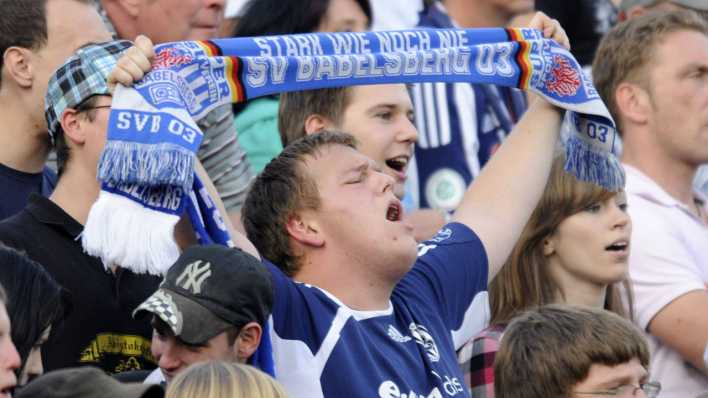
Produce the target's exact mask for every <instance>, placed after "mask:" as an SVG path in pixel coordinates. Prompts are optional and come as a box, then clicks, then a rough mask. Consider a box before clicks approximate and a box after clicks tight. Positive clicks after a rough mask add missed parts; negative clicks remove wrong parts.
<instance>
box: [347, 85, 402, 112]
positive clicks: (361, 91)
mask: <svg viewBox="0 0 708 398" xmlns="http://www.w3.org/2000/svg"><path fill="white" fill-rule="evenodd" d="M349 90H350V92H349V98H348V102H347V109H350V108H358V109H371V108H374V107H377V106H397V107H402V108H406V109H408V108H412V106H413V105H412V102H411V98H410V95H409V94H408V90H407V89H406V86H405V85H404V84H379V85H363V86H353V87H351V88H350V89H349Z"/></svg>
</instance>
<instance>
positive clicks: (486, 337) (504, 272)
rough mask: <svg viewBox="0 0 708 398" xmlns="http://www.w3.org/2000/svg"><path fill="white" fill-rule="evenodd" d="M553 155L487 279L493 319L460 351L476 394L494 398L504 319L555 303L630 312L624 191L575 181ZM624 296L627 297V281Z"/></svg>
mask: <svg viewBox="0 0 708 398" xmlns="http://www.w3.org/2000/svg"><path fill="white" fill-rule="evenodd" d="M564 162H565V158H564V156H562V155H560V156H557V157H556V159H555V160H554V164H553V167H552V169H551V175H550V177H549V180H548V183H547V184H546V188H545V190H544V193H543V196H542V197H541V200H540V201H539V204H538V205H537V207H536V209H535V210H534V212H533V214H532V215H531V218H530V219H529V221H528V223H527V224H526V226H525V228H524V230H523V232H522V233H521V237H520V238H519V241H518V242H517V244H516V246H515V247H514V249H513V250H512V252H511V255H510V256H509V259H508V260H507V262H506V263H505V264H504V266H503V267H502V269H501V270H500V272H499V273H498V274H497V276H496V277H495V278H494V279H493V280H492V281H491V282H490V284H489V302H490V308H491V320H490V326H489V327H488V328H487V329H485V330H484V331H482V332H481V333H480V334H479V335H477V336H476V337H475V338H473V339H472V340H471V341H470V342H469V343H467V345H465V346H464V347H463V348H462V351H461V352H460V357H461V358H467V357H470V358H471V359H470V360H469V361H467V362H464V363H463V371H464V373H465V381H466V383H467V385H468V386H469V387H470V389H471V391H472V396H474V397H493V396H494V380H493V372H492V371H491V369H492V366H493V363H494V356H495V354H496V351H497V349H498V346H499V341H500V339H501V337H502V335H503V332H504V328H505V327H506V325H507V324H508V323H509V322H510V321H511V319H512V318H514V317H515V316H516V315H518V314H520V313H521V312H523V311H525V310H529V309H533V308H538V307H541V306H543V305H547V304H552V303H567V304H574V305H584V306H589V307H595V308H604V309H607V310H610V311H612V312H615V313H617V314H619V315H621V316H624V317H628V318H631V317H630V316H629V314H628V313H627V312H626V311H625V304H627V303H624V302H623V300H622V297H621V296H620V290H621V289H620V286H619V285H621V284H625V285H626V284H627V279H626V276H627V266H628V257H629V240H630V234H631V230H632V224H631V220H630V218H629V216H628V214H627V212H626V208H627V201H626V198H625V194H624V191H619V192H610V191H608V190H606V189H603V188H601V187H599V186H596V185H593V184H590V183H586V182H582V181H579V180H577V179H576V178H575V177H574V176H572V175H571V174H569V173H566V172H565V171H564V170H563V165H564ZM625 291H626V292H628V294H627V295H626V296H627V300H628V303H629V304H631V294H629V292H630V290H629V286H626V289H625ZM628 308H631V305H630V306H629V307H628Z"/></svg>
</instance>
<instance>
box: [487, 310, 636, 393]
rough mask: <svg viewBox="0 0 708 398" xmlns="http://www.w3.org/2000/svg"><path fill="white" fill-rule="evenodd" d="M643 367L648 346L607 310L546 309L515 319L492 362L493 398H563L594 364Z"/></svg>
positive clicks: (634, 328) (629, 326)
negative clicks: (637, 361) (639, 364)
mask: <svg viewBox="0 0 708 398" xmlns="http://www.w3.org/2000/svg"><path fill="white" fill-rule="evenodd" d="M635 358H636V359H638V360H639V362H640V363H641V364H642V366H644V368H646V369H648V367H649V347H648V346H647V343H646V341H645V340H644V337H643V336H642V333H641V332H640V331H639V329H637V327H635V326H634V325H632V323H631V322H629V321H628V320H626V319H624V318H622V317H620V316H619V315H616V314H613V313H611V312H609V311H605V310H600V309H594V308H583V307H573V306H563V305H549V306H545V307H541V308H539V309H537V310H533V311H527V312H525V313H523V314H521V315H520V316H519V317H517V318H515V319H514V320H513V321H512V322H511V324H509V326H508V327H507V328H506V331H505V332H504V335H503V336H502V340H501V344H500V346H499V351H498V352H497V355H496V358H495V360H494V393H495V396H496V397H497V398H548V397H558V398H566V397H570V396H571V392H572V389H573V386H575V385H576V384H577V383H579V382H581V381H583V380H584V379H585V378H586V377H587V375H588V372H589V371H590V367H591V366H592V365H594V364H599V365H606V366H615V365H620V364H623V363H627V362H629V361H631V360H632V359H635Z"/></svg>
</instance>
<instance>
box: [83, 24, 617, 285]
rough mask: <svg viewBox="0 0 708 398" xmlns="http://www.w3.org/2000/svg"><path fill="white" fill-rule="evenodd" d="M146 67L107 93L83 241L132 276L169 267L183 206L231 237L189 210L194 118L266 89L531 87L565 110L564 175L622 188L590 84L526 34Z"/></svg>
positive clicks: (182, 56)
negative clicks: (95, 191) (104, 139)
mask: <svg viewBox="0 0 708 398" xmlns="http://www.w3.org/2000/svg"><path fill="white" fill-rule="evenodd" d="M153 66H154V69H153V71H151V72H150V73H148V74H147V75H146V76H145V77H144V78H143V79H142V80H141V81H139V82H137V83H136V84H135V86H134V87H132V88H124V87H119V88H118V89H117V90H116V92H115V95H114V98H113V110H112V112H111V116H110V121H109V130H108V143H107V145H106V148H105V150H104V152H103V154H102V157H101V161H100V165H99V173H98V176H99V179H100V180H101V181H102V191H101V194H100V196H99V199H98V201H97V202H96V203H95V204H94V206H93V208H92V209H91V213H90V215H89V219H88V222H87V224H86V229H85V231H84V235H83V236H84V238H83V245H84V248H85V249H86V250H87V251H88V252H89V253H91V254H94V255H97V256H100V257H101V258H102V259H103V260H104V262H106V263H107V264H120V265H121V266H123V267H126V268H130V269H132V270H134V271H136V272H149V273H163V272H164V271H165V270H166V269H167V267H169V265H170V264H172V263H173V262H174V260H175V259H176V258H177V256H178V250H177V247H176V245H175V243H174V241H173V238H172V231H173V228H174V225H175V223H176V222H177V220H178V219H179V216H180V215H181V214H182V213H183V212H184V210H185V208H187V209H189V211H190V215H195V214H196V215H199V216H200V217H194V216H193V217H191V219H192V220H193V223H195V228H196V230H197V231H198V232H199V236H200V240H201V241H210V240H211V241H215V242H217V243H227V242H229V239H228V234H226V233H225V231H224V228H223V223H222V222H220V221H219V220H220V216H219V215H218V212H217V211H216V209H215V208H214V207H213V206H211V207H210V206H208V205H199V204H195V203H196V200H197V199H200V198H202V199H203V198H205V197H208V195H207V196H204V195H202V194H200V192H202V191H203V190H202V189H201V188H200V187H201V185H200V183H199V181H198V180H196V179H195V178H194V171H193V170H194V162H195V154H196V152H197V149H198V148H199V144H200V143H201V140H202V132H201V131H200V130H199V128H198V127H197V125H196V122H195V120H199V119H200V118H202V117H204V116H205V115H206V114H207V113H208V112H209V111H211V110H212V109H214V108H215V107H217V106H219V105H222V104H226V103H233V102H240V101H245V100H248V99H251V98H255V97H259V96H263V95H269V94H273V93H279V92H286V91H296V90H306V89H316V88H325V87H337V86H351V85H360V84H385V83H414V82H471V83H489V84H495V85H500V86H511V87H519V88H522V89H529V90H531V91H533V92H535V93H537V94H540V95H541V96H543V97H544V98H546V99H547V100H548V101H550V102H551V103H553V104H555V105H557V106H559V107H561V108H564V109H566V110H568V111H570V112H569V116H568V117H570V118H571V119H572V121H573V126H575V131H574V134H573V136H572V137H571V138H570V139H569V141H568V144H567V159H568V160H567V164H566V169H567V170H568V171H570V172H572V173H574V174H575V175H576V176H577V177H579V178H580V179H582V180H586V181H591V182H594V183H598V184H601V185H603V186H604V187H606V188H608V189H611V190H616V189H618V188H620V187H621V186H623V183H624V181H623V179H624V175H623V173H622V169H621V167H620V166H619V163H618V162H617V160H616V158H615V157H614V156H613V150H614V142H615V128H614V123H613V121H612V119H611V117H610V114H609V112H608V111H607V109H606V107H605V105H604V104H603V103H602V101H601V100H600V98H599V95H598V94H597V92H596V90H595V88H594V87H593V85H592V82H591V81H590V80H589V79H588V78H587V77H586V75H585V74H584V73H583V72H582V69H581V68H580V66H579V65H578V63H577V62H576V61H575V59H574V58H573V57H572V55H571V54H570V53H569V52H568V51H566V50H565V49H564V48H562V47H561V46H559V45H558V44H557V43H556V42H555V41H552V40H547V39H544V38H543V37H542V34H541V33H540V32H539V31H536V30H533V29H501V28H499V29H424V30H407V31H392V32H370V33H316V34H315V33H313V34H302V35H291V36H271V37H255V38H237V39H223V40H213V41H199V42H197V41H190V42H177V43H169V44H165V45H160V46H157V47H156V60H155V62H154V64H153ZM195 184H196V189H195ZM188 199H190V200H188ZM198 219H201V220H210V223H211V225H209V226H208V228H207V227H205V226H202V225H201V223H199V222H198V221H196V222H195V220H198ZM213 233H216V235H217V236H216V238H214V235H213Z"/></svg>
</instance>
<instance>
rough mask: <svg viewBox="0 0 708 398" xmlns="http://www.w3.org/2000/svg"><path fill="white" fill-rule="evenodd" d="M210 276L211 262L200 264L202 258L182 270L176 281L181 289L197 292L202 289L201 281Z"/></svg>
mask: <svg viewBox="0 0 708 398" xmlns="http://www.w3.org/2000/svg"><path fill="white" fill-rule="evenodd" d="M210 276H211V263H205V264H204V265H202V260H197V261H195V262H193V263H191V264H189V265H188V266H187V268H185V269H184V271H182V274H181V275H180V276H179V277H177V281H176V283H177V285H178V286H180V287H182V289H185V290H189V291H191V292H192V294H199V293H201V291H202V283H204V281H206V279H207V278H208V277H210Z"/></svg>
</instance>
